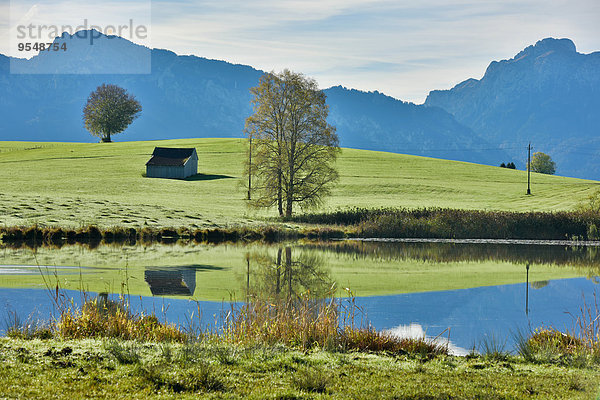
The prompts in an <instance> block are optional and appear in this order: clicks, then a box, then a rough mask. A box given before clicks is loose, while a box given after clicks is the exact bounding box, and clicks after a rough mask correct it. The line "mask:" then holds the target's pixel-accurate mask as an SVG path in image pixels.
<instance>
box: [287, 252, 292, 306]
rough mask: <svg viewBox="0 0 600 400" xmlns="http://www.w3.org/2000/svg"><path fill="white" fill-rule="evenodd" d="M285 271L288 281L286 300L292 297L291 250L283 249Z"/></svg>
mask: <svg viewBox="0 0 600 400" xmlns="http://www.w3.org/2000/svg"><path fill="white" fill-rule="evenodd" d="M285 269H286V270H287V279H288V299H289V298H290V297H291V296H292V248H291V247H286V248H285Z"/></svg>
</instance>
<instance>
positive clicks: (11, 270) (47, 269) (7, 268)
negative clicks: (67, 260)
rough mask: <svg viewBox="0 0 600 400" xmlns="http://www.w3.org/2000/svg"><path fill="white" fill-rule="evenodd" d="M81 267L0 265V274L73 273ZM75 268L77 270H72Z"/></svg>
mask: <svg viewBox="0 0 600 400" xmlns="http://www.w3.org/2000/svg"><path fill="white" fill-rule="evenodd" d="M80 269H81V267H54V266H46V265H40V266H37V265H0V275H39V274H40V272H41V273H44V274H52V273H59V274H61V275H62V274H65V273H75V272H79V270H80ZM74 270H77V271H74Z"/></svg>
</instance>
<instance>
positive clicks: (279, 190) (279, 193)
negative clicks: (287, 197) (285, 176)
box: [277, 172, 283, 217]
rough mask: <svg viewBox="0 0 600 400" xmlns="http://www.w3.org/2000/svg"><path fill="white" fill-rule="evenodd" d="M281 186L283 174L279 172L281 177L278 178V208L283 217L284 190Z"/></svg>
mask: <svg viewBox="0 0 600 400" xmlns="http://www.w3.org/2000/svg"><path fill="white" fill-rule="evenodd" d="M281 185H282V179H281V172H279V176H278V178H277V208H278V209H279V216H280V217H283V190H282V188H281Z"/></svg>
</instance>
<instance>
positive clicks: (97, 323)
mask: <svg viewBox="0 0 600 400" xmlns="http://www.w3.org/2000/svg"><path fill="white" fill-rule="evenodd" d="M55 329H56V334H57V335H58V336H60V337H61V338H64V339H83V338H102V337H108V338H118V339H124V340H140V341H153V342H171V341H176V342H183V341H185V340H186V339H187V337H186V335H185V334H184V333H183V332H182V331H181V330H180V329H179V328H178V327H177V326H175V325H173V324H166V323H161V322H160V321H159V320H158V318H157V317H156V316H155V315H144V314H143V313H142V314H132V313H130V312H129V309H128V307H125V306H124V303H123V302H121V303H117V302H113V301H110V300H102V299H100V298H99V299H91V300H87V301H86V302H85V303H84V305H83V307H81V309H74V308H68V309H65V310H63V311H62V312H61V315H60V320H59V321H58V322H57V323H56V324H55Z"/></svg>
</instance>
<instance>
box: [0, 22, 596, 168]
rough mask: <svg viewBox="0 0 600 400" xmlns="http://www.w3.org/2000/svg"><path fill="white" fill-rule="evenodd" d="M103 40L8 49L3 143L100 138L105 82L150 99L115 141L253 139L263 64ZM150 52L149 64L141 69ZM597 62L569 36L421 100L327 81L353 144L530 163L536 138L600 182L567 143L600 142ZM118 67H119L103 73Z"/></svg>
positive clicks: (0, 114) (2, 74) (342, 133)
mask: <svg viewBox="0 0 600 400" xmlns="http://www.w3.org/2000/svg"><path fill="white" fill-rule="evenodd" d="M90 34H91V33H90ZM95 37H98V39H96V40H95V41H94V42H93V44H89V42H88V41H86V40H85V39H79V38H78V36H77V35H69V34H63V35H62V36H61V37H58V38H56V39H55V42H58V43H59V44H62V43H67V44H68V50H67V51H64V52H53V51H50V52H41V53H40V54H39V55H37V56H35V57H33V58H31V59H29V60H26V59H17V58H10V57H7V56H4V55H0V119H1V120H2V123H1V124H0V140H29V141H81V142H92V141H96V140H97V139H96V138H94V137H92V136H90V135H89V133H88V132H87V131H86V130H85V128H84V126H83V122H82V110H83V106H84V104H85V101H86V99H87V96H88V95H89V94H90V93H91V92H92V91H93V90H94V89H95V88H96V87H97V86H99V85H100V84H102V83H113V84H117V85H119V86H122V87H124V88H126V89H127V90H128V91H129V92H130V93H132V94H134V95H135V96H136V98H137V99H138V100H139V101H140V103H141V104H142V107H143V111H142V115H141V117H140V118H139V119H137V120H136V121H135V122H134V123H133V124H132V125H131V126H130V127H129V128H128V129H127V130H126V131H125V132H123V133H121V134H119V135H117V136H115V137H114V140H117V141H122V140H153V139H172V138H188V137H242V136H243V128H244V121H245V119H246V118H247V117H248V116H249V115H250V114H251V113H252V108H251V105H250V100H251V95H250V92H249V89H250V88H251V87H253V86H256V85H257V84H258V81H259V78H260V76H261V75H262V74H264V72H263V71H260V70H257V69H254V68H252V67H249V66H244V65H236V64H231V63H227V62H225V61H218V60H209V59H206V58H202V57H196V56H181V55H176V54H175V53H173V52H171V51H168V50H162V49H148V48H146V47H143V46H140V45H137V44H134V43H132V42H130V41H128V40H126V39H123V38H120V37H115V36H104V35H100V34H98V33H96V35H95ZM143 60H148V62H150V63H151V69H149V70H150V71H151V72H150V73H146V74H136V73H131V71H134V70H136V69H139V68H138V67H140V66H141V67H143V65H141V64H140V63H142V62H143ZM599 60H600V53H592V54H589V55H584V54H580V53H577V52H576V51H575V46H574V45H573V43H572V42H571V41H569V40H565V39H563V40H555V39H545V40H542V41H540V42H538V43H537V44H536V45H535V46H530V47H528V48H527V49H525V50H524V51H522V52H521V53H519V54H518V55H517V56H516V57H515V58H513V59H511V60H505V61H500V62H492V64H490V66H489V67H488V70H487V71H486V73H485V75H484V77H483V78H482V79H481V80H474V79H470V80H467V81H465V82H463V83H461V84H459V85H457V86H456V87H454V88H452V89H451V90H447V91H433V92H431V93H430V95H429V96H428V98H427V100H426V102H425V104H422V105H416V104H412V103H407V102H403V101H401V100H397V99H394V98H392V97H389V96H386V95H385V94H383V93H379V92H362V91H358V90H354V89H347V88H344V87H342V86H335V87H331V88H328V89H325V93H326V95H327V103H328V105H329V107H330V113H329V119H330V122H331V123H332V124H333V125H335V126H336V128H337V132H338V135H339V137H340V143H341V145H342V146H344V147H353V148H362V149H369V150H381V151H392V152H398V153H405V154H416V155H425V156H431V157H437V158H446V159H454V160H462V161H469V162H477V163H482V164H489V165H499V164H500V163H501V162H508V161H513V162H515V163H516V164H517V167H520V168H524V166H525V163H524V159H525V156H526V153H525V142H526V141H530V140H531V141H532V143H533V146H534V148H535V149H539V150H541V151H545V152H547V153H548V154H551V156H552V157H553V158H554V159H555V160H556V162H557V172H558V173H560V174H562V175H570V176H578V177H588V178H594V177H598V178H600V162H598V161H597V160H596V158H597V157H588V158H583V157H582V156H581V155H577V154H576V153H577V152H576V151H575V152H573V151H571V152H562V151H561V149H562V148H563V147H564V148H566V146H571V147H569V149H574V150H578V149H580V148H581V149H585V152H587V153H590V154H591V153H594V152H593V151H592V150H590V149H591V148H592V147H593V145H595V143H596V142H597V141H598V142H599V143H598V147H599V148H600V136H599V135H598V133H599V132H598V126H600V125H598V122H599V121H598V119H599V118H600V113H598V112H597V111H598V110H599V108H598V105H599V104H600V83H599V74H600V64H599ZM115 66H116V67H117V68H115ZM11 68H12V72H13V73H11ZM109 69H110V70H112V71H116V72H119V73H112V74H105V73H100V72H102V71H106V70H109ZM15 71H17V72H20V73H15ZM561 128H563V129H561ZM590 146H592V147H590ZM598 153H600V152H598ZM581 160H584V161H581Z"/></svg>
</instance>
